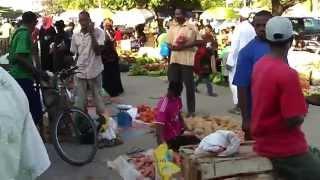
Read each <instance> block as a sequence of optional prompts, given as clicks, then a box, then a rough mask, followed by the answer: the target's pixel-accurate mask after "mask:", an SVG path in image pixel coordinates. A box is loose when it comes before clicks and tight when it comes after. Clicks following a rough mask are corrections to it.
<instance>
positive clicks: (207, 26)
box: [204, 24, 213, 30]
mask: <svg viewBox="0 0 320 180" xmlns="http://www.w3.org/2000/svg"><path fill="white" fill-rule="evenodd" d="M204 27H205V28H209V29H211V30H213V28H212V26H211V25H210V24H207V25H205V26H204Z"/></svg>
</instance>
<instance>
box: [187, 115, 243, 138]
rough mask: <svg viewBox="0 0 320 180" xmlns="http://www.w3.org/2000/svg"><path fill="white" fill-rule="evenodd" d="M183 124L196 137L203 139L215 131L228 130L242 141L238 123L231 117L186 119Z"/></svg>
mask: <svg viewBox="0 0 320 180" xmlns="http://www.w3.org/2000/svg"><path fill="white" fill-rule="evenodd" d="M185 123H186V126H187V128H188V129H189V130H190V131H192V132H193V133H194V134H195V135H196V136H197V137H199V138H200V139H203V138H204V137H206V136H207V135H209V134H211V133H214V132H215V131H217V130H229V131H233V132H234V133H236V134H237V135H238V136H239V137H240V139H241V140H243V139H244V138H243V135H244V134H243V132H242V130H241V126H240V123H239V122H237V121H236V120H234V119H232V118H231V117H227V116H221V117H220V116H204V117H197V116H196V117H193V118H186V119H185Z"/></svg>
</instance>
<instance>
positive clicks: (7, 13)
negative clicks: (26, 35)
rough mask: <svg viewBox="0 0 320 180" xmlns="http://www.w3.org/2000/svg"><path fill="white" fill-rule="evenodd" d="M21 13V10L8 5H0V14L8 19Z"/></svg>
mask: <svg viewBox="0 0 320 180" xmlns="http://www.w3.org/2000/svg"><path fill="white" fill-rule="evenodd" d="M21 15H22V11H21V10H13V9H11V8H9V7H1V6H0V16H1V17H4V18H9V19H15V18H17V17H19V16H21Z"/></svg>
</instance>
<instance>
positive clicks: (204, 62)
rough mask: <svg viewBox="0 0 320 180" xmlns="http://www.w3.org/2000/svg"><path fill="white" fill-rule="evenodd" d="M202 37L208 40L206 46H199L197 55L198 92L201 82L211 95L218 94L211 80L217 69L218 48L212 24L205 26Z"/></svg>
mask: <svg viewBox="0 0 320 180" xmlns="http://www.w3.org/2000/svg"><path fill="white" fill-rule="evenodd" d="M202 38H203V39H204V40H205V41H206V42H207V44H206V45H205V46H199V47H198V51H197V53H196V55H195V64H194V72H195V73H196V74H197V75H198V79H197V81H196V82H195V86H196V92H199V91H198V89H197V87H198V85H199V84H200V83H201V82H204V83H205V84H206V86H207V91H208V95H209V96H213V97H216V96H218V95H217V94H216V93H214V92H213V87H212V83H211V81H210V74H211V73H212V72H213V71H215V58H216V54H217V53H216V50H217V42H216V40H215V37H214V34H213V30H212V28H211V26H206V27H205V33H204V34H203V35H202Z"/></svg>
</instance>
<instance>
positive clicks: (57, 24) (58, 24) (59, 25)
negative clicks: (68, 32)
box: [54, 20, 66, 28]
mask: <svg viewBox="0 0 320 180" xmlns="http://www.w3.org/2000/svg"><path fill="white" fill-rule="evenodd" d="M54 26H56V27H57V28H64V27H65V26H66V25H65V24H64V21H63V20H59V21H56V23H54Z"/></svg>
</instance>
